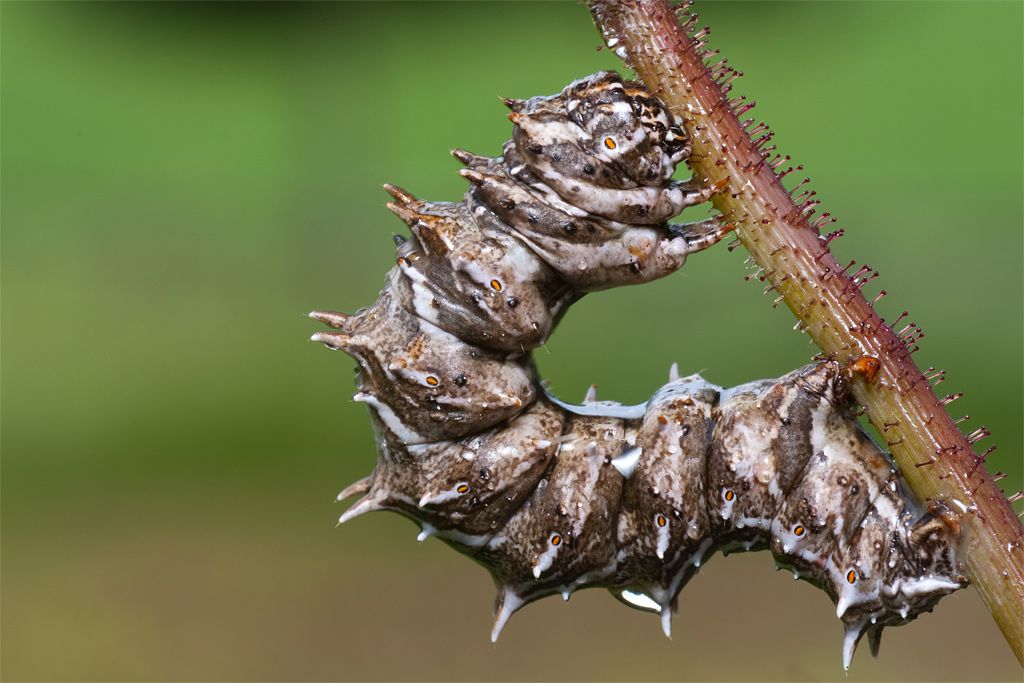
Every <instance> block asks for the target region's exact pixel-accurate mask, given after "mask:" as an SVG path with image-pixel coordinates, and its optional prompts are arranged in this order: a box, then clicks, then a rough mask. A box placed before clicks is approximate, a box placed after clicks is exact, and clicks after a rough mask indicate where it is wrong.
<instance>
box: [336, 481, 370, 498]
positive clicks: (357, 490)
mask: <svg viewBox="0 0 1024 683" xmlns="http://www.w3.org/2000/svg"><path fill="white" fill-rule="evenodd" d="M370 479H372V477H364V478H363V479H360V480H359V481H356V482H353V483H351V484H349V485H348V486H346V487H345V490H343V491H342V492H341V493H339V494H338V497H337V499H336V500H338V501H339V502H340V501H343V500H345V499H346V498H351V497H352V496H359V495H362V494H365V493H366V492H367V491H369V490H370Z"/></svg>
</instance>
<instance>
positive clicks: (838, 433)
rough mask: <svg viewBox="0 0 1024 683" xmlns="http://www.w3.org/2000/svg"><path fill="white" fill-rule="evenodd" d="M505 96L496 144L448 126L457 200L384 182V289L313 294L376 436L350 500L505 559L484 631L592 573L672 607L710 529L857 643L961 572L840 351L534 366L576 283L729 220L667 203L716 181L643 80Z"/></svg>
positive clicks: (601, 283)
mask: <svg viewBox="0 0 1024 683" xmlns="http://www.w3.org/2000/svg"><path fill="white" fill-rule="evenodd" d="M505 102H506V105H507V106H508V107H509V108H510V109H512V114H510V115H509V118H510V119H511V120H512V122H513V124H514V128H513V136H512V139H511V140H509V141H508V142H506V143H505V144H504V146H503V149H502V155H501V156H500V157H497V158H489V157H482V156H477V155H474V154H471V153H469V152H465V151H462V150H455V151H454V152H453V154H454V155H455V157H456V158H457V159H459V160H460V161H461V162H462V163H463V164H464V165H465V166H466V168H465V169H463V171H462V172H461V174H462V176H463V177H464V178H466V179H467V180H468V181H469V183H470V188H469V190H468V191H467V193H466V195H465V197H464V198H463V200H462V201H461V202H458V203H451V202H427V201H423V200H420V199H417V198H416V197H414V196H413V195H411V194H409V193H407V192H405V191H404V190H402V189H400V188H397V187H394V186H390V185H387V186H385V189H387V191H388V192H389V193H390V194H391V195H392V197H393V198H394V201H392V202H391V203H389V204H388V208H390V209H391V210H392V211H393V212H394V213H395V214H396V215H398V216H399V217H400V218H401V219H402V220H403V221H404V222H405V223H406V224H407V225H408V226H409V228H410V231H411V235H410V237H409V238H408V239H402V240H398V254H397V258H396V266H395V267H394V268H393V269H392V270H391V272H390V273H389V275H388V282H387V285H386V286H385V288H384V290H383V291H382V292H381V295H380V298H379V299H378V300H377V302H376V303H374V304H373V306H371V307H370V308H368V309H366V310H365V311H363V312H361V313H357V314H355V315H352V316H346V315H344V314H339V313H332V312H326V311H317V312H314V313H312V314H311V316H312V317H314V318H316V319H318V320H321V321H323V322H325V323H327V324H329V325H330V326H332V327H334V328H336V329H338V330H340V331H339V332H318V333H317V334H315V335H314V336H313V339H314V340H316V341H321V342H323V343H324V344H326V345H328V346H330V347H331V348H341V349H344V350H345V351H346V352H348V353H349V354H350V355H352V356H353V357H355V358H356V360H357V361H358V362H359V366H360V367H359V373H358V376H357V381H358V384H359V387H360V391H359V393H357V394H356V397H357V399H356V400H358V401H360V402H363V403H365V404H366V405H367V407H368V409H369V413H370V419H371V422H372V423H373V426H374V431H375V434H376V436H377V442H378V456H379V458H378V462H377V466H376V468H375V469H374V471H373V473H372V474H371V475H370V477H368V478H367V479H365V480H363V481H362V482H358V483H357V484H354V485H353V486H351V487H349V488H348V489H346V491H344V492H343V493H342V497H346V496H347V495H356V494H363V497H362V498H361V499H360V500H359V501H358V502H357V503H355V504H354V505H353V506H352V507H351V508H349V510H348V511H346V512H345V514H344V515H342V517H341V520H340V521H342V522H344V521H347V520H349V519H352V518H353V517H355V516H357V515H359V514H362V513H365V512H369V511H372V510H385V509H386V510H393V511H396V512H399V513H400V514H403V515H405V516H407V517H409V518H411V519H413V520H415V521H416V522H418V523H419V524H420V525H421V527H422V531H421V534H420V538H421V539H422V538H426V537H427V536H430V535H435V536H438V537H439V538H441V539H442V540H444V541H445V542H447V543H448V544H450V545H451V546H453V547H455V548H456V549H458V550H460V551H462V552H464V553H466V554H469V555H472V557H473V558H474V559H475V560H476V561H477V562H479V563H480V564H482V565H484V566H486V567H487V568H488V569H489V570H490V572H491V574H492V575H493V577H494V579H495V582H496V584H497V585H498V590H499V598H498V609H497V614H496V618H495V622H494V627H493V630H492V638H495V639H496V638H497V636H498V634H499V633H500V632H501V629H502V628H503V627H504V625H505V623H506V622H507V621H508V619H509V617H510V616H511V615H512V613H513V612H515V611H516V610H517V609H519V608H520V607H522V606H523V605H525V604H527V603H529V602H531V601H533V600H537V599H539V598H542V597H545V596H547V595H555V594H561V595H563V596H568V595H569V594H571V593H572V592H573V591H575V590H578V589H579V588H583V587H602V588H606V589H608V590H609V591H611V592H612V594H613V595H615V597H617V598H618V599H620V600H621V601H623V602H625V603H626V604H629V605H630V606H633V607H636V608H639V609H644V610H647V611H652V612H655V613H657V614H659V615H660V617H661V621H662V627H663V629H664V630H665V632H666V633H668V632H669V628H670V620H671V614H672V611H673V607H674V606H675V605H676V600H677V596H678V595H679V592H680V591H681V590H682V589H683V587H684V586H685V584H686V583H687V581H689V579H690V578H691V577H692V576H693V575H694V574H695V573H696V571H697V568H698V567H699V566H701V564H702V563H704V562H705V561H706V560H707V559H708V557H710V555H712V554H713V553H714V552H716V551H717V550H722V551H723V552H731V551H736V550H758V549H768V550H771V552H772V553H773V554H774V555H775V557H776V561H777V562H778V563H779V564H780V565H782V566H785V567H788V568H791V569H792V570H793V572H794V574H795V575H797V576H799V577H800V578H804V579H805V580H808V581H810V582H811V583H813V584H815V585H818V586H820V587H821V588H823V589H824V590H825V591H826V592H827V593H828V594H829V596H830V597H831V598H832V600H833V601H834V602H835V604H836V612H837V615H838V616H839V618H840V619H841V620H842V622H843V624H844V626H845V628H846V639H845V642H844V649H843V659H844V666H845V667H849V663H850V660H851V658H852V656H853V652H854V649H855V647H856V645H857V642H858V641H859V640H860V638H861V637H862V636H864V635H865V634H867V635H868V636H869V643H870V644H871V647H872V650H873V651H877V647H878V642H879V637H880V633H881V630H882V629H883V628H884V627H885V626H888V625H898V624H902V623H905V622H906V621H909V620H911V619H913V618H914V617H916V616H917V615H918V614H920V613H922V612H924V611H927V610H930V609H931V608H932V607H933V606H934V604H935V603H936V602H937V600H938V599H939V598H940V597H942V596H943V595H945V594H947V593H950V592H952V591H954V590H956V589H957V588H960V587H962V586H963V585H965V580H964V579H963V577H962V572H961V569H960V565H959V561H958V559H957V556H956V549H957V543H958V539H959V525H958V524H957V523H956V516H955V514H954V513H953V512H952V511H950V510H949V509H948V508H946V507H945V506H943V505H942V504H941V503H933V505H932V507H931V508H929V509H928V510H922V509H919V507H918V506H916V504H915V502H914V501H913V500H912V499H911V498H910V497H909V496H908V495H907V494H906V493H905V492H904V491H903V490H902V488H901V487H900V484H899V479H898V477H897V476H896V474H895V473H894V470H893V467H892V463H891V461H890V460H888V459H887V457H886V455H885V454H884V453H883V452H882V451H881V450H880V449H879V448H878V446H877V445H876V444H874V442H872V441H871V440H870V438H868V437H867V436H866V435H864V434H863V433H862V432H861V430H860V427H859V425H858V424H857V422H856V420H855V419H854V418H853V417H852V416H851V414H850V410H849V405H848V403H847V401H848V396H847V390H846V387H847V381H846V380H847V373H848V372H849V371H850V370H849V369H847V368H845V367H840V366H839V365H838V364H836V363H834V362H822V363H818V364H816V365H810V366H807V367H803V368H799V369H797V370H794V371H793V372H791V373H789V374H787V375H784V376H783V377H781V378H778V379H771V380H760V381H756V382H751V383H748V384H744V385H741V386H738V387H733V388H731V389H723V388H722V387H718V386H715V385H713V384H710V383H709V382H707V381H705V380H704V379H703V378H701V377H699V376H698V375H692V376H689V377H679V375H678V372H677V371H675V370H673V371H672V372H670V381H669V383H668V384H666V385H665V386H663V387H662V388H661V389H659V390H658V391H657V392H656V393H655V394H654V396H653V397H652V398H651V399H650V400H649V401H647V402H646V403H644V404H641V405H637V406H622V405H619V404H617V403H614V402H607V401H601V402H598V401H597V400H596V397H595V396H592V395H591V394H590V393H589V392H588V397H587V399H586V400H585V401H584V404H583V405H571V404H568V403H565V402H563V401H561V400H559V399H557V398H556V397H554V396H551V395H549V394H548V393H547V392H546V391H545V390H544V388H543V386H542V385H541V383H540V382H539V380H538V378H537V376H536V372H535V370H534V368H533V365H532V362H531V358H530V353H529V352H530V350H532V349H534V348H537V347H538V346H540V345H542V344H544V343H545V342H546V341H547V339H548V337H549V336H550V334H551V333H552V331H553V329H554V327H555V325H556V324H557V323H558V321H559V320H560V318H561V316H562V315H564V313H565V311H566V310H567V309H568V307H569V306H570V305H571V304H572V303H574V302H575V301H576V300H578V299H579V298H580V297H581V296H582V295H583V294H584V293H586V292H591V291H598V290H602V289H607V288H610V287H616V286H622V285H628V284H639V283H642V282H647V281H650V280H653V279H656V278H660V277H664V276H666V275H669V274H670V273H672V272H674V271H675V270H677V269H679V268H680V267H682V265H683V264H684V263H685V260H686V258H687V256H688V255H689V254H690V253H693V252H696V251H700V250H702V249H705V248H707V247H710V246H712V245H713V244H715V243H716V242H718V241H719V240H720V239H721V238H722V237H723V236H724V235H726V234H728V232H729V231H730V229H731V226H729V225H728V224H726V223H724V221H723V220H722V219H721V218H719V217H716V218H712V219H709V220H705V221H702V222H699V223H691V224H684V225H674V224H669V223H668V222H667V221H668V220H670V219H671V218H673V217H674V216H676V215H678V214H679V213H680V212H681V211H682V210H683V209H684V208H686V207H688V206H692V205H695V204H699V203H702V202H705V201H707V200H708V199H709V198H710V197H711V196H712V195H714V194H715V193H716V192H720V191H722V190H723V189H724V187H722V186H715V187H711V188H704V187H700V186H699V185H698V184H696V183H695V182H693V181H692V180H691V181H673V180H671V178H672V175H673V173H674V171H675V168H676V166H677V164H678V163H680V162H682V161H683V160H684V159H685V158H686V156H687V155H688V154H689V149H690V145H689V141H688V140H687V138H686V135H685V133H684V132H683V129H682V128H681V125H680V121H679V120H678V119H677V118H676V117H675V116H674V115H672V114H671V112H669V110H668V108H667V107H666V106H665V105H664V104H663V103H661V102H660V101H659V100H658V99H657V98H656V97H654V96H652V95H651V94H650V93H648V92H646V91H645V90H644V89H643V88H642V86H640V85H639V84H637V83H634V82H630V81H625V80H623V79H622V78H621V77H620V76H619V75H618V74H615V73H612V72H602V73H598V74H595V75H593V76H590V77H588V78H584V79H581V80H579V81H576V82H574V83H572V84H570V85H569V86H567V87H566V88H565V89H564V90H563V91H562V92H561V93H559V94H556V95H553V96H549V97H534V98H530V99H528V100H506V101H505ZM581 226H586V227H585V229H580V227H581ZM508 290H512V291H514V292H515V296H514V297H509V296H507V291H508ZM513 302H514V303H513ZM874 367H876V366H875V365H874V364H872V363H871V362H870V361H868V360H865V361H864V362H863V363H859V362H858V363H857V364H855V365H854V367H853V371H856V372H860V373H862V374H865V375H870V374H872V373H873V368H874ZM439 376H440V377H448V376H451V377H453V381H452V382H441V381H440V380H439ZM421 379H422V381H420V380H421ZM402 380H406V381H402ZM467 481H474V482H479V483H480V485H479V486H477V487H476V488H474V495H473V496H465V495H463V494H466V493H468V491H469V486H468V485H467V484H466V483H465V482H467ZM651 520H653V521H654V523H653V524H652V523H651Z"/></svg>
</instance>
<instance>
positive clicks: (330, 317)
mask: <svg viewBox="0 0 1024 683" xmlns="http://www.w3.org/2000/svg"><path fill="white" fill-rule="evenodd" d="M309 317H310V318H312V319H313V320H319V321H320V322H322V323H325V324H327V325H330V326H331V327H333V328H335V329H339V330H343V329H345V328H346V327H347V325H348V321H349V319H351V318H352V317H353V316H350V315H348V314H346V313H339V312H338V311H311V312H310V313H309Z"/></svg>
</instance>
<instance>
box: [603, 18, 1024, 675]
mask: <svg viewBox="0 0 1024 683" xmlns="http://www.w3.org/2000/svg"><path fill="white" fill-rule="evenodd" d="M588 4H589V6H590V10H591V13H592V15H593V16H594V20H595V22H596V23H597V26H598V28H599V29H600V31H601V32H602V35H604V37H605V39H606V42H607V43H608V45H609V47H613V48H615V50H616V52H617V54H619V55H620V56H621V57H623V58H624V59H625V60H626V62H627V64H628V65H629V66H630V67H631V68H632V69H634V70H635V71H636V73H637V74H638V75H639V77H640V78H641V79H642V80H643V81H644V83H645V84H646V86H647V87H648V88H649V89H650V90H651V91H652V92H655V93H657V94H658V95H659V96H660V97H661V98H662V99H663V100H664V101H665V102H666V104H668V106H669V107H670V108H671V109H672V110H673V111H674V112H675V113H676V114H678V115H679V116H681V117H682V118H683V120H684V125H685V127H686V129H687V131H688V133H689V134H690V135H691V136H692V137H693V140H694V147H693V149H694V154H693V156H692V158H691V160H690V165H691V168H692V170H693V173H694V176H695V177H696V178H698V179H700V180H701V181H702V182H703V183H704V184H705V185H707V184H714V183H716V182H718V181H720V180H722V179H724V178H728V187H727V190H726V192H725V193H723V194H719V195H717V196H716V197H715V198H714V200H713V202H714V205H715V207H716V208H717V209H718V210H719V211H721V212H722V214H724V215H725V216H726V218H728V219H729V220H730V221H732V222H734V223H735V224H736V232H737V235H738V236H739V238H740V240H741V241H742V243H743V245H744V246H745V247H746V248H747V250H748V251H749V252H750V254H751V256H752V257H753V258H754V259H755V261H756V262H757V264H758V265H759V266H760V268H761V269H762V276H763V278H764V279H765V280H766V281H767V283H768V285H769V287H770V288H771V289H772V290H774V291H776V292H777V293H778V295H780V296H781V297H782V298H783V300H784V301H785V303H786V305H787V306H789V308H790V310H791V311H792V312H793V314H794V315H795V316H796V317H797V319H798V320H799V321H800V326H801V328H802V329H803V330H804V331H806V332H807V333H808V334H809V335H810V336H811V338H812V339H813V340H814V341H815V342H816V343H817V345H818V346H819V347H820V348H821V350H822V352H823V353H824V354H826V355H828V356H830V357H833V358H835V359H836V360H837V361H840V362H847V361H852V360H856V359H858V358H860V357H863V356H873V357H875V358H877V359H878V360H879V361H880V367H879V369H878V372H877V375H876V376H875V377H874V379H873V381H870V382H869V381H861V380H856V381H854V382H853V383H852V384H853V386H852V389H853V395H854V397H855V398H856V400H857V401H858V402H859V403H860V404H861V405H862V406H864V407H865V408H866V409H867V411H866V412H867V416H868V418H869V419H870V420H871V422H872V424H874V426H875V427H876V428H877V429H878V431H879V433H880V434H881V435H882V436H883V438H884V439H885V440H886V441H887V443H888V446H889V447H890V449H891V450H892V453H893V456H894V458H895V460H896V462H897V464H898V465H899V467H900V470H901V472H902V474H903V477H904V479H905V480H906V482H907V484H908V485H909V487H910V488H911V489H912V490H913V491H914V492H915V493H916V494H917V495H918V496H919V497H920V498H921V499H922V500H924V501H926V502H928V501H936V500H942V501H946V502H948V503H951V505H950V507H951V508H953V509H957V510H961V511H966V514H964V515H963V516H962V517H961V519H960V523H961V524H962V526H963V528H964V537H965V542H964V553H963V557H964V560H965V563H966V568H967V575H968V578H969V579H970V580H971V583H973V584H974V586H975V587H976V588H977V589H978V592H979V593H980V594H981V596H982V598H983V599H984V601H985V603H986V605H988V608H989V610H990V611H991V613H992V615H993V618H994V619H995V621H996V623H997V624H998V625H999V628H1000V629H1001V630H1002V632H1003V635H1004V636H1005V637H1006V640H1007V642H1008V643H1009V644H1010V646H1011V648H1012V649H1013V652H1014V654H1015V655H1016V657H1017V660H1018V661H1019V662H1021V664H1022V665H1024V619H1022V609H1024V549H1022V547H1021V546H1022V540H1024V530H1022V528H1021V524H1020V520H1019V519H1018V518H1017V516H1016V514H1015V513H1014V511H1013V507H1012V506H1011V504H1010V502H1009V501H1008V500H1007V499H1006V498H1005V497H1004V496H1003V492H1002V491H1001V489H1000V488H999V487H998V486H997V485H996V482H995V481H993V479H992V477H991V476H990V475H989V474H988V472H987V471H986V469H985V466H984V457H983V456H979V455H977V454H975V452H974V448H973V446H972V444H971V442H970V441H969V440H968V437H967V436H965V435H964V434H963V433H962V432H961V431H960V429H959V428H958V427H957V425H956V423H955V422H954V421H953V420H952V418H951V417H950V415H949V413H948V412H947V411H946V409H945V405H946V404H947V403H948V402H949V401H950V400H952V398H953V397H947V398H946V399H943V400H939V399H938V398H937V397H936V395H935V393H934V392H933V391H932V388H931V385H930V383H929V381H928V378H925V377H924V376H923V374H922V373H921V371H920V369H918V367H917V365H916V364H915V363H914V361H913V360H912V359H911V354H912V353H913V352H914V351H915V350H916V347H911V345H912V343H913V340H912V339H910V340H909V343H908V342H907V340H908V339H909V338H910V337H912V336H913V335H914V333H915V331H916V330H910V334H905V336H904V338H901V336H900V335H899V334H897V333H896V332H894V331H893V329H892V328H891V327H890V326H889V325H887V324H886V323H885V321H883V320H882V319H881V317H879V315H878V314H877V313H876V312H875V310H874V308H873V306H872V304H871V303H869V302H868V301H867V300H866V299H865V297H864V295H863V294H862V292H861V286H862V285H863V284H864V280H863V279H856V278H855V277H853V276H851V274H848V273H846V272H845V269H844V268H843V266H842V265H841V264H839V263H838V262H837V261H836V259H835V258H834V257H833V255H832V253H831V251H829V248H828V240H827V239H826V238H825V237H823V236H822V235H821V234H820V232H819V229H818V227H819V226H820V224H819V225H812V224H810V223H809V222H808V220H807V217H806V214H807V213H808V212H809V211H810V208H811V206H812V205H813V204H811V205H809V204H808V202H809V201H810V198H804V200H803V202H798V201H795V200H794V197H793V196H792V194H791V192H790V191H789V190H786V188H785V187H784V186H783V184H782V181H781V177H780V176H778V175H776V173H775V169H774V168H773V167H772V166H771V165H769V163H768V162H767V161H766V155H765V154H763V152H762V151H761V150H760V149H759V148H758V147H757V145H756V144H755V142H754V141H752V140H751V136H750V134H748V132H747V131H746V130H745V129H744V128H743V126H742V124H741V123H740V121H739V118H738V117H737V110H738V109H739V110H742V107H743V105H742V104H738V103H735V102H734V103H733V104H730V103H729V101H728V100H727V98H726V94H725V91H724V90H723V87H722V84H721V81H722V80H723V77H724V76H725V75H727V74H726V73H717V74H715V73H711V72H710V71H709V69H708V66H707V65H705V63H704V59H705V56H706V54H705V53H704V52H703V51H702V47H701V46H700V45H698V44H697V42H696V41H695V40H694V39H693V38H692V37H691V36H690V35H689V33H688V29H689V28H690V27H689V26H684V25H681V24H680V22H679V19H678V18H677V16H676V13H675V11H674V10H673V8H672V7H671V6H670V5H669V3H668V2H665V0H634V1H630V2H615V1H613V0H588ZM683 18H684V19H685V18H687V17H686V15H684V16H683ZM798 200H799V198H798Z"/></svg>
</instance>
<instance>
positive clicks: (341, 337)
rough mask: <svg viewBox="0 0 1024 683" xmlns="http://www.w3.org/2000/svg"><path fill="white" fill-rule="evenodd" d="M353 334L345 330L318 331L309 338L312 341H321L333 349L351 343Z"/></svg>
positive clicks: (342, 347) (335, 349) (341, 347)
mask: <svg viewBox="0 0 1024 683" xmlns="http://www.w3.org/2000/svg"><path fill="white" fill-rule="evenodd" d="M351 338H352V335H350V334H346V333H344V332H317V333H316V334H314V335H313V336H312V337H310V338H309V340H310V341H315V342H320V343H321V344H323V345H324V346H326V347H327V348H329V349H330V350H331V351H337V350H338V349H344V348H345V347H347V346H348V345H349V342H350V340H351Z"/></svg>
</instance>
